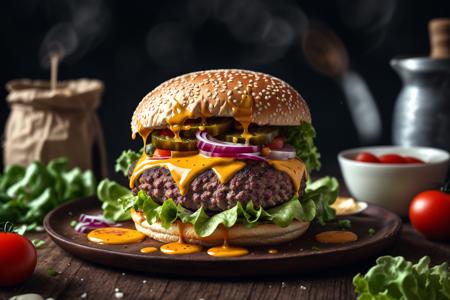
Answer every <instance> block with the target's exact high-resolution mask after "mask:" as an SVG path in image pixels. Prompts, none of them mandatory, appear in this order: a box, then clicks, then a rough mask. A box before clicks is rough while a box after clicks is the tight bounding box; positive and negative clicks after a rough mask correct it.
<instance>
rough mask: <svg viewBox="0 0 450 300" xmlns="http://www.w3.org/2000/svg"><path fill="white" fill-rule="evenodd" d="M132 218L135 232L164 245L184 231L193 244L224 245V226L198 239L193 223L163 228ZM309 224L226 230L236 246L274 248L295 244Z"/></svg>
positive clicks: (139, 217) (135, 215)
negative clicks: (278, 244)
mask: <svg viewBox="0 0 450 300" xmlns="http://www.w3.org/2000/svg"><path fill="white" fill-rule="evenodd" d="M131 217H132V219H133V221H134V224H135V226H136V229H137V230H138V231H140V232H142V233H144V234H145V235H147V236H148V237H150V238H152V239H154V240H157V241H160V242H163V243H171V242H176V241H178V240H179V239H180V231H182V236H183V240H184V241H185V242H188V243H192V244H199V245H203V246H213V245H221V244H223V239H224V234H225V232H224V230H225V228H224V226H219V227H217V229H216V230H215V231H214V232H213V233H212V234H211V235H209V236H207V237H201V236H199V235H198V234H197V233H196V232H195V230H194V226H193V225H192V224H184V223H179V224H180V225H181V226H178V224H172V225H170V227H169V228H168V229H166V228H164V227H162V225H161V223H160V222H155V223H153V224H149V223H148V222H147V220H146V219H145V216H144V215H143V214H142V213H140V212H136V211H135V210H134V209H131ZM308 227H309V222H299V221H294V222H292V223H291V224H290V225H289V226H287V227H284V228H283V227H279V226H277V225H275V224H260V225H258V226H256V227H253V228H247V227H245V226H244V225H242V224H237V225H234V226H233V227H231V228H227V229H226V230H227V231H228V232H227V234H228V241H229V242H230V244H233V245H242V246H253V245H255V246H256V245H272V244H277V243H284V242H289V241H292V240H294V239H296V238H298V237H299V236H301V235H302V234H304V233H305V232H306V230H307V229H308Z"/></svg>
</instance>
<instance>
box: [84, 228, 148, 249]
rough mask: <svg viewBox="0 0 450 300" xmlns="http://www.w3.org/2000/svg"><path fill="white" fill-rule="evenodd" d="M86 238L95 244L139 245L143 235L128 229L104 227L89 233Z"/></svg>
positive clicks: (143, 237)
mask: <svg viewBox="0 0 450 300" xmlns="http://www.w3.org/2000/svg"><path fill="white" fill-rule="evenodd" d="M87 238H88V240H90V241H91V242H94V243H97V244H107V245H121V244H133V243H139V242H141V241H143V240H144V239H145V235H144V234H143V233H141V232H139V231H137V230H133V229H128V228H118V227H105V228H99V229H95V230H93V231H91V232H89V233H88V235H87Z"/></svg>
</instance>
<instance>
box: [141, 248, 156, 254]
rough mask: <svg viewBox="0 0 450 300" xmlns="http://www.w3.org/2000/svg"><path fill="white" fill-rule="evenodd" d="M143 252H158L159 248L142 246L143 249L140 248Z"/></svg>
mask: <svg viewBox="0 0 450 300" xmlns="http://www.w3.org/2000/svg"><path fill="white" fill-rule="evenodd" d="M139 251H140V252H141V253H146V254H147V253H153V252H156V251H158V248H156V247H144V248H142V249H141V250H139Z"/></svg>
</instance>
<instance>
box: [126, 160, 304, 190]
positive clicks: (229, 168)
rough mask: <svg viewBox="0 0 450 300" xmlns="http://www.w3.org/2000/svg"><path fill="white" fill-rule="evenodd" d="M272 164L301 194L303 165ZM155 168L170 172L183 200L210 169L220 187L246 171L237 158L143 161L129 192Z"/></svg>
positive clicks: (289, 162) (273, 161) (138, 165)
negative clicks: (288, 178) (194, 181)
mask: <svg viewBox="0 0 450 300" xmlns="http://www.w3.org/2000/svg"><path fill="white" fill-rule="evenodd" d="M269 164H270V165H272V166H273V167H274V168H275V169H277V170H278V171H281V172H284V173H286V174H287V175H288V176H289V177H290V178H291V180H292V183H293V184H294V187H295V190H296V191H297V192H298V190H299V189H300V183H301V181H302V177H303V176H304V175H305V170H306V169H305V165H304V164H303V162H302V161H300V160H298V159H289V160H269ZM155 167H161V168H166V169H168V170H169V171H170V174H171V176H172V178H173V180H174V181H175V183H176V185H177V186H178V189H179V190H180V193H181V195H183V196H184V195H186V194H187V193H188V191H189V186H190V184H191V182H192V180H193V179H194V178H196V177H197V176H198V175H200V174H201V173H203V172H205V171H207V170H208V169H212V170H213V171H214V173H215V174H216V175H217V177H218V178H219V181H220V183H222V184H225V183H226V182H228V181H229V180H230V179H231V178H232V177H233V176H234V175H235V174H236V173H237V172H239V171H240V170H241V169H242V168H244V167H245V162H244V161H242V160H236V159H234V158H223V157H208V156H203V155H201V154H196V155H190V156H184V157H171V158H169V159H164V160H161V159H159V160H158V159H152V158H151V157H141V159H139V161H138V162H137V164H136V167H135V168H134V170H133V174H132V175H131V178H130V188H134V185H135V182H136V180H137V179H138V178H139V176H140V175H141V174H142V173H143V172H144V171H145V170H148V169H151V168H155Z"/></svg>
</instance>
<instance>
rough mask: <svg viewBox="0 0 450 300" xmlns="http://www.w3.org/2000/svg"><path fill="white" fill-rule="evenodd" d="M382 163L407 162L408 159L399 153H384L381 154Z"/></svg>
mask: <svg viewBox="0 0 450 300" xmlns="http://www.w3.org/2000/svg"><path fill="white" fill-rule="evenodd" d="M380 162H381V163H382V164H405V163H406V160H405V159H404V158H403V156H401V155H398V154H383V155H381V156H380Z"/></svg>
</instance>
